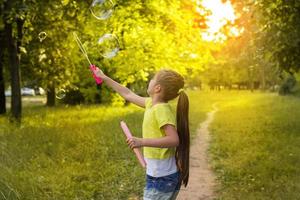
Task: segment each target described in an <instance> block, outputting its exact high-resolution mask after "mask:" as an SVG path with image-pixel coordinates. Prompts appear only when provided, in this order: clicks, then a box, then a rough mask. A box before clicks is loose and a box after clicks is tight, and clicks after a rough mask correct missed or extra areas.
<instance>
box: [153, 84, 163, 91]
mask: <svg viewBox="0 0 300 200" xmlns="http://www.w3.org/2000/svg"><path fill="white" fill-rule="evenodd" d="M160 91H161V87H160V84H157V85H155V86H154V92H155V93H159V92H160Z"/></svg>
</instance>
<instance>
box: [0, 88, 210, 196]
mask: <svg viewBox="0 0 300 200" xmlns="http://www.w3.org/2000/svg"><path fill="white" fill-rule="evenodd" d="M206 96H207V95H206V94H204V93H199V92H193V91H191V92H190V97H191V102H190V103H191V107H192V108H193V109H191V113H190V114H191V115H190V121H191V130H192V131H191V132H192V135H195V130H196V128H197V126H198V124H199V123H200V122H201V121H202V120H204V119H205V116H206V112H207V111H208V110H209V109H210V107H211V103H212V101H211V99H210V98H207V97H206ZM175 103H176V102H172V104H173V106H175ZM142 119H143V109H140V108H138V107H136V106H133V105H131V106H128V107H125V108H120V107H119V108H118V107H106V106H75V107H64V106H58V107H56V108H46V107H44V106H32V105H30V106H26V107H25V108H24V110H23V119H22V125H21V127H20V128H16V127H13V126H11V125H9V123H8V121H7V117H0V199H22V200H33V199H37V200H43V199H47V200H48V199H53V200H54V199H66V200H67V199H70V200H71V199H72V200H74V199H82V200H86V199H95V200H98V199H105V200H106V199H136V198H138V197H141V196H142V193H143V187H144V178H145V172H144V170H143V169H142V168H141V167H140V165H139V164H138V162H137V160H136V158H135V157H134V154H133V153H132V151H131V150H130V149H129V148H128V147H127V145H126V142H125V138H124V136H123V133H122V132H121V129H120V127H119V122H120V120H125V121H126V123H127V124H128V126H129V128H130V129H131V130H132V132H133V133H134V134H135V135H136V136H141V130H142Z"/></svg>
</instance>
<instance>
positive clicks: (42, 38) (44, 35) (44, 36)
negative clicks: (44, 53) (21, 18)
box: [39, 32, 47, 42]
mask: <svg viewBox="0 0 300 200" xmlns="http://www.w3.org/2000/svg"><path fill="white" fill-rule="evenodd" d="M46 37H47V33H46V32H40V33H39V39H40V42H42V41H43V40H44V39H46Z"/></svg>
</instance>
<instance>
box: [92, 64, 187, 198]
mask: <svg viewBox="0 0 300 200" xmlns="http://www.w3.org/2000/svg"><path fill="white" fill-rule="evenodd" d="M95 74H96V76H98V77H99V78H101V79H103V81H104V82H105V83H106V84H107V85H108V86H109V87H111V88H112V89H113V90H115V91H116V92H118V93H119V94H120V95H121V96H122V97H123V98H125V99H126V100H127V101H130V102H132V103H134V104H136V105H138V106H141V107H143V108H145V113H144V120H143V130H142V131H143V132H142V133H143V138H137V137H133V138H131V139H128V140H127V143H128V145H129V146H130V147H131V148H139V147H144V157H145V161H146V163H147V167H146V186H145V189H144V200H155V199H176V197H177V194H178V192H179V189H180V187H181V185H182V184H184V186H185V187H186V186H187V184H188V179H189V152H190V133H189V119H188V111H189V100H188V97H187V95H186V93H185V92H184V90H183V86H184V79H183V77H182V76H181V75H180V74H178V73H176V72H175V71H172V70H160V71H159V72H158V73H156V74H155V76H154V77H153V78H152V79H151V80H150V83H149V86H148V89H147V93H148V94H149V96H150V97H146V98H145V97H141V96H138V95H137V94H135V93H133V92H132V91H131V90H130V89H128V88H126V87H124V86H122V85H120V84H119V83H117V82H115V81H114V80H112V79H111V78H109V77H108V76H106V75H105V74H104V73H103V72H102V71H101V70H100V69H99V68H96V70H95ZM177 96H179V98H178V103H177V112H176V119H175V114H174V113H173V111H172V108H171V106H170V104H169V103H168V101H170V100H172V99H175V98H176V97H177Z"/></svg>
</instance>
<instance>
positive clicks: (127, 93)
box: [94, 67, 146, 108]
mask: <svg viewBox="0 0 300 200" xmlns="http://www.w3.org/2000/svg"><path fill="white" fill-rule="evenodd" d="M94 73H95V75H96V76H97V77H99V78H101V79H102V80H103V81H104V82H105V83H106V84H107V85H108V86H109V87H111V88H112V89H113V90H114V91H116V92H117V93H119V94H120V95H121V96H122V97H123V98H124V99H126V100H127V101H130V102H132V103H134V104H136V105H138V106H140V107H143V108H145V100H146V98H145V97H141V96H139V95H137V94H135V93H134V92H132V91H131V90H130V89H128V88H127V87H124V86H123V85H121V84H119V83H118V82H116V81H114V80H113V79H111V78H110V77H108V76H106V75H105V74H104V73H103V72H102V70H100V69H99V68H98V67H97V68H96V69H95V71H94Z"/></svg>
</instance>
